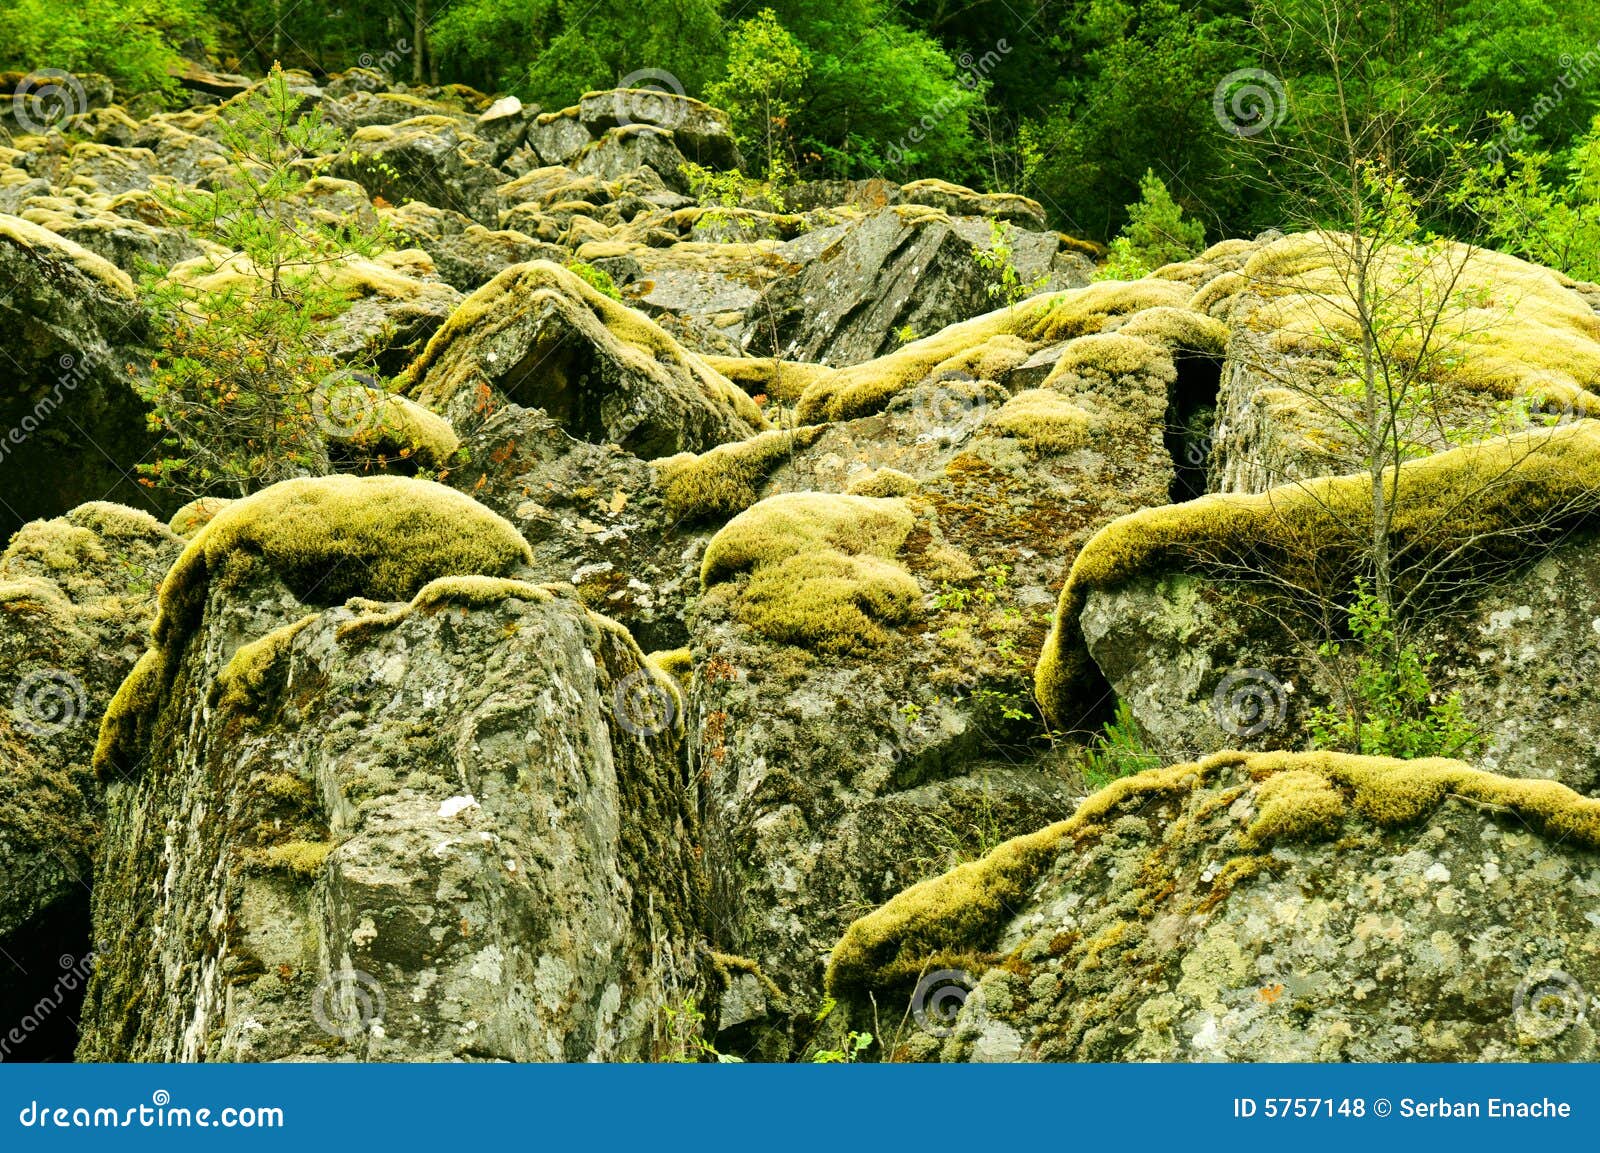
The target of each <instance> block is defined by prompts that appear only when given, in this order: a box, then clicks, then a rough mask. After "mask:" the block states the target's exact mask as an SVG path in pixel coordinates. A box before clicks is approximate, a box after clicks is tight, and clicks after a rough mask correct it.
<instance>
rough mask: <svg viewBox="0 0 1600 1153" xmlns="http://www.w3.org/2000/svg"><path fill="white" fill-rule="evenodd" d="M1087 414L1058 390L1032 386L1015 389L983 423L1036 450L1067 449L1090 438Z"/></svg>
mask: <svg viewBox="0 0 1600 1153" xmlns="http://www.w3.org/2000/svg"><path fill="white" fill-rule="evenodd" d="M1089 424H1090V421H1089V414H1088V413H1087V412H1085V411H1084V410H1083V409H1081V408H1079V407H1078V406H1077V405H1075V404H1073V403H1072V402H1071V401H1069V400H1067V398H1066V397H1064V396H1062V395H1061V394H1060V393H1058V392H1055V391H1054V390H1052V389H1048V388H1032V389H1027V390H1026V391H1023V392H1019V393H1017V395H1016V396H1014V397H1012V398H1011V399H1010V400H1008V401H1006V403H1005V404H1004V405H1003V406H1002V407H1001V408H1000V410H999V411H998V412H996V413H995V414H994V415H993V416H992V417H990V418H989V420H988V421H987V422H986V424H985V427H986V428H989V429H992V430H994V431H997V432H1002V433H1004V434H1006V435H1007V436H1010V437H1014V438H1015V439H1017V440H1019V441H1021V442H1022V443H1023V444H1024V445H1025V446H1026V447H1028V448H1030V449H1032V450H1033V451H1034V452H1035V453H1036V454H1039V455H1049V454H1052V453H1061V452H1068V451H1070V450H1072V449H1074V448H1081V447H1082V446H1083V445H1085V444H1087V443H1088V442H1089Z"/></svg>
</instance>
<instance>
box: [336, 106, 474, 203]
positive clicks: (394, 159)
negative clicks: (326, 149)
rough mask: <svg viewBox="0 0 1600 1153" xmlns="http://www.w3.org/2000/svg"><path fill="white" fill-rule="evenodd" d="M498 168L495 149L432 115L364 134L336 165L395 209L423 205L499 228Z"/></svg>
mask: <svg viewBox="0 0 1600 1153" xmlns="http://www.w3.org/2000/svg"><path fill="white" fill-rule="evenodd" d="M493 163H494V146H493V145H492V144H489V143H488V142H487V141H483V140H479V139H478V138H477V137H476V136H473V135H472V134H471V133H470V132H468V131H467V130H466V129H465V128H464V127H463V126H462V123H461V122H460V121H457V120H456V119H453V118H451V117H449V116H440V115H437V114H429V115H425V116H416V117H413V118H411V119H409V120H402V121H400V122H399V123H397V124H392V125H374V126H371V127H368V128H362V129H359V130H358V131H356V132H355V133H353V134H352V135H351V137H350V140H349V143H348V144H347V145H346V146H345V149H344V151H343V152H341V153H340V154H339V157H338V159H337V160H336V161H335V162H334V165H333V173H334V175H336V176H339V177H342V178H344V179H346V180H354V181H356V182H357V183H358V184H360V185H361V186H362V187H364V188H365V189H366V190H367V191H368V192H370V193H371V194H372V195H374V196H381V197H383V199H385V200H387V201H388V202H389V203H391V204H406V203H408V202H410V201H413V200H420V201H422V202H424V203H425V204H431V205H433V206H434V207H435V208H448V209H451V210H453V211H455V212H460V213H462V214H463V215H465V216H469V217H471V218H472V219H473V220H476V221H477V222H478V223H479V224H482V225H483V226H485V227H486V228H494V227H496V226H497V225H498V224H499V209H498V207H497V206H496V203H495V187H496V186H497V185H498V184H499V183H500V177H498V176H497V175H496V173H495V170H494V169H493V168H492V167H491V165H492V164H493Z"/></svg>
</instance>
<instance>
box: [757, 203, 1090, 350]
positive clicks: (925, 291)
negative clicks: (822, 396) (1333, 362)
mask: <svg viewBox="0 0 1600 1153" xmlns="http://www.w3.org/2000/svg"><path fill="white" fill-rule="evenodd" d="M1021 236H1022V238H1023V239H1015V238H1014V239H1013V244H1014V245H1015V252H1014V256H1013V258H1012V262H1013V264H1014V266H1015V267H1016V269H1017V272H1018V274H1019V276H1020V278H1021V281H1022V282H1023V283H1028V282H1032V281H1034V280H1036V279H1037V278H1039V277H1041V276H1042V277H1044V278H1045V279H1044V283H1042V284H1040V285H1039V288H1040V289H1041V290H1042V289H1044V288H1059V287H1063V286H1066V285H1070V284H1082V283H1084V282H1085V281H1086V280H1087V276H1085V275H1083V274H1082V273H1081V272H1080V273H1076V274H1065V279H1062V280H1054V279H1052V277H1053V265H1052V261H1053V258H1054V255H1055V253H1056V249H1057V244H1058V242H1057V238H1056V237H1055V235H1054V234H1053V233H1043V234H1025V233H1024V234H1021ZM1030 237H1031V239H1029V238H1030ZM990 246H991V242H990V238H989V236H988V227H987V225H986V224H982V225H980V226H979V227H978V228H976V229H973V228H970V227H968V228H962V227H960V226H958V224H957V223H956V222H955V221H953V220H952V218H951V217H949V216H947V215H946V214H945V213H943V212H941V211H938V210H937V209H932V208H927V207H924V206H921V205H900V206H896V207H891V208H885V209H881V210H879V211H877V212H874V213H872V214H871V215H870V216H868V217H867V218H866V219H864V220H862V221H861V222H860V223H859V224H857V225H855V226H854V227H851V228H848V229H846V230H844V231H843V234H842V235H841V236H839V237H838V239H837V240H835V241H834V242H833V243H832V244H830V245H829V246H828V247H826V248H825V249H823V250H822V251H821V252H819V253H818V254H817V255H816V257H815V259H813V260H811V261H809V262H808V263H807V264H806V265H805V267H804V268H803V269H802V270H801V271H800V272H799V273H798V274H797V275H796V276H793V277H791V278H788V279H785V280H782V281H780V282H778V283H777V284H775V285H773V286H772V287H771V288H769V289H767V290H766V292H765V293H764V294H763V296H762V300H761V302H760V304H759V305H758V306H757V308H756V310H754V311H756V312H758V314H759V315H760V316H761V317H762V318H763V320H762V323H761V324H755V325H752V326H751V327H750V329H749V331H748V333H747V335H746V338H745V347H746V350H747V351H748V352H749V353H750V354H752V355H759V356H781V357H783V358H784V359H787V360H806V361H821V362H822V363H825V364H832V365H849V364H857V363H860V362H861V361H865V360H870V359H872V358H873V357H876V356H881V355H883V354H885V353H888V352H890V351H892V350H893V349H894V348H895V347H896V346H897V345H899V344H902V343H904V342H905V340H906V339H908V336H909V338H911V339H914V338H916V337H923V336H928V335H930V334H932V333H935V332H938V331H939V330H940V329H943V328H945V327H947V326H949V325H951V324H955V323H957V322H959V321H963V320H967V319H969V318H971V317H974V316H977V315H979V314H980V313H984V312H987V311H989V310H990V309H991V308H993V307H994V306H995V305H996V304H997V303H1004V300H1003V298H997V296H996V295H995V293H994V292H991V291H990V289H991V288H993V289H995V290H996V292H998V291H1000V287H1001V283H1002V274H1001V272H1000V271H999V270H998V269H995V268H989V267H985V266H984V265H983V264H981V263H980V262H979V261H978V260H977V258H976V256H977V254H978V253H979V252H981V251H984V250H986V249H988V248H989V247H990Z"/></svg>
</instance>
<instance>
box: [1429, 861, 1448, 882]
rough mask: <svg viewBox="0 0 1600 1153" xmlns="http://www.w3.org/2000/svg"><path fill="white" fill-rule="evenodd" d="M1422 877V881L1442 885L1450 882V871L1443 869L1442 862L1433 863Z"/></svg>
mask: <svg viewBox="0 0 1600 1153" xmlns="http://www.w3.org/2000/svg"><path fill="white" fill-rule="evenodd" d="M1422 876H1423V879H1424V880H1428V881H1432V882H1433V883H1434V884H1436V885H1442V884H1444V883H1446V882H1447V881H1449V880H1450V870H1449V869H1447V868H1445V866H1444V862H1442V861H1435V862H1434V863H1433V864H1431V865H1429V866H1428V868H1427V871H1426V872H1424V873H1423V874H1422Z"/></svg>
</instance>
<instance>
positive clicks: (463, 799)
mask: <svg viewBox="0 0 1600 1153" xmlns="http://www.w3.org/2000/svg"><path fill="white" fill-rule="evenodd" d="M477 807H478V798H476V797H474V796H473V795H472V794H471V793H467V794H466V795H465V796H460V797H446V798H445V799H444V800H443V801H441V802H440V804H439V815H440V816H441V817H443V818H445V819H446V820H449V819H450V818H451V817H454V816H457V815H459V814H461V813H464V812H466V811H467V810H468V809H476V808H477Z"/></svg>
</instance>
